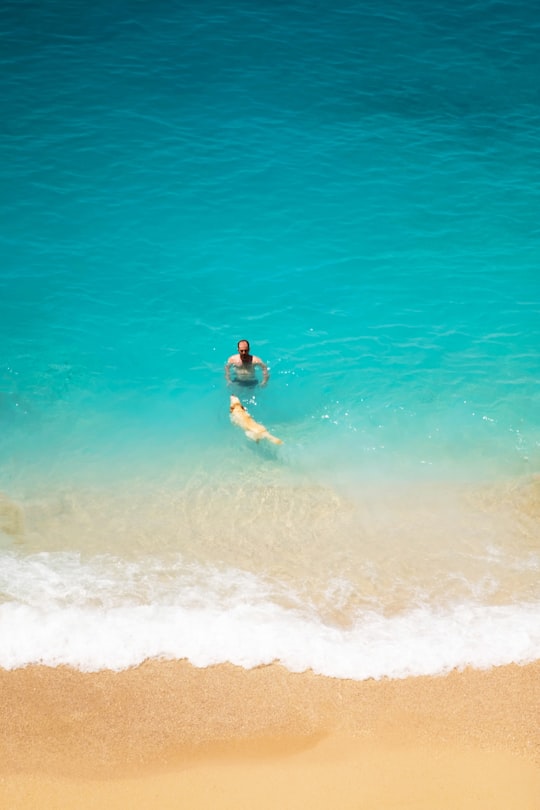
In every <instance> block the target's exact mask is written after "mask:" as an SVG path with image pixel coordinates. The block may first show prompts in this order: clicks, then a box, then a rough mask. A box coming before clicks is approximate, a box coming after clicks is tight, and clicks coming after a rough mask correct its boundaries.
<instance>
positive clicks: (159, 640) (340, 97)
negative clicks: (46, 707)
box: [0, 0, 540, 677]
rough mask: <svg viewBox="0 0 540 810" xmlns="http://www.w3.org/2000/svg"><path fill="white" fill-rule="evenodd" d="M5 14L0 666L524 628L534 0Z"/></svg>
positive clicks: (501, 643)
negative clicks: (260, 376)
mask: <svg viewBox="0 0 540 810" xmlns="http://www.w3.org/2000/svg"><path fill="white" fill-rule="evenodd" d="M0 15H1V16H0V19H1V21H2V26H1V30H2V50H1V53H2V63H3V64H2V74H1V76H2V78H1V83H2V97H3V100H4V116H3V124H2V131H1V135H0V149H1V155H2V161H1V167H2V168H1V172H2V181H3V182H2V184H1V187H0V188H1V191H0V194H1V197H0V211H1V222H2V225H1V227H0V239H1V245H0V250H1V266H0V334H1V336H2V359H1V361H0V427H1V433H0V491H1V493H2V496H1V500H0V548H1V549H2V556H1V558H0V594H2V604H1V605H0V625H1V627H2V633H1V635H0V638H2V639H3V641H1V640H0V665H3V666H19V665H21V664H23V663H26V662H28V661H36V660H42V661H45V662H46V663H59V662H68V663H73V664H74V665H76V666H80V667H82V668H87V669H93V668H99V667H102V666H110V667H113V668H121V667H123V666H128V665H130V664H133V663H137V662H138V661H140V660H142V659H143V658H145V657H147V656H149V655H154V656H160V655H162V656H167V657H178V658H182V657H188V658H190V660H192V661H193V662H194V663H198V664H199V665H207V664H209V663H213V662H215V661H223V660H230V661H233V662H236V663H241V664H242V665H245V666H252V665H254V664H257V663H261V662H264V661H268V660H274V659H275V658H278V659H279V660H282V661H283V662H284V663H286V665H288V666H289V667H290V668H293V669H295V668H296V669H302V668H306V667H312V668H314V669H316V670H317V671H322V672H326V673H328V674H336V675H346V676H347V677H368V676H380V675H385V674H390V675H403V674H407V673H410V672H424V671H429V672H436V671H441V670H444V669H448V668H449V667H452V666H461V665H464V664H466V663H474V664H476V665H490V664H495V663H500V662H504V661H512V660H518V661H522V660H530V659H531V658H538V657H539V656H540V637H539V632H540V631H539V630H538V628H539V627H540V622H539V621H538V619H539V614H540V594H539V590H538V572H539V569H540V527H539V521H538V518H539V516H540V484H539V470H540V386H539V367H540V366H539V354H540V353H539V348H540V326H539V324H540V318H539V314H540V271H539V267H538V262H539V256H540V229H539V227H538V211H539V204H540V186H539V184H538V180H537V178H538V176H540V174H539V170H540V149H539V145H540V144H539V136H538V132H539V123H540V121H539V115H538V100H539V87H538V81H537V79H536V76H537V75H540V65H539V62H540V56H539V55H538V49H537V41H538V35H539V27H540V25H539V23H538V20H537V19H536V16H535V14H534V13H533V11H531V10H529V9H528V7H527V5H526V4H522V3H517V4H516V3H514V4H505V3H500V2H480V3H475V4H471V3H465V2H458V3H455V2H454V3H452V4H451V5H450V4H448V5H447V6H444V5H440V4H439V5H438V6H437V7H436V8H433V6H432V4H427V3H423V2H418V1H417V2H411V3H407V4H404V3H400V2H383V3H382V4H381V3H377V4H375V3H357V2H346V0H338V1H337V2H336V3H332V4H331V5H330V4H320V3H317V4H316V3H312V2H296V3H288V4H284V3H276V2H272V3H270V2H260V0H259V1H258V2H250V3H247V2H243V3H236V4H234V7H231V6H230V5H229V4H221V3H218V2H216V1H215V0H208V2H202V3H197V4H195V3H192V4H185V3H182V4H180V3H174V2H158V3H153V4H146V3H142V2H138V3H118V4H114V5H113V7H111V4H108V3H107V4H106V3H103V2H101V3H99V2H97V3H94V4H93V5H92V6H87V7H85V8H84V9H81V7H80V5H79V4H70V3H67V2H65V0H64V2H60V0H59V1H58V2H51V1H50V0H46V2H44V3H41V4H39V5H36V4H33V3H30V2H16V3H15V2H11V3H6V4H4V5H3V7H2V11H1V12H0ZM240 338H248V339H249V340H250V341H251V345H252V350H253V351H254V352H255V353H256V354H258V355H260V356H261V357H262V358H263V359H264V360H265V361H266V362H267V363H268V364H269V366H270V373H271V378H270V383H269V385H268V387H267V388H265V389H259V388H258V389H255V390H254V391H250V392H249V395H248V396H245V395H244V392H241V394H242V398H243V401H244V403H245V404H246V405H247V407H248V408H249V410H250V411H251V413H252V414H253V415H254V416H255V417H256V418H257V419H258V420H259V421H261V422H263V423H264V424H265V425H266V426H267V427H268V428H269V429H270V430H271V431H272V432H273V433H275V434H276V435H278V436H279V437H280V438H282V439H283V441H284V444H283V446H282V447H278V448H274V447H271V446H262V445H255V444H253V443H251V442H249V440H248V439H247V438H246V437H245V436H244V435H243V434H242V433H241V432H240V431H239V430H238V429H237V428H235V427H234V426H232V425H231V424H230V422H229V416H228V398H229V394H230V393H231V391H230V390H229V389H228V388H227V386H226V384H225V380H224V377H223V365H224V362H225V360H226V358H227V357H228V356H229V355H230V354H232V353H233V352H235V351H236V343H237V341H238V340H239V339H240ZM38 617H39V621H38ZM96 627H99V628H100V633H99V639H98V640H97V641H96Z"/></svg>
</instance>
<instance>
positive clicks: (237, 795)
mask: <svg viewBox="0 0 540 810" xmlns="http://www.w3.org/2000/svg"><path fill="white" fill-rule="evenodd" d="M0 695H1V697H0V711H1V727H0V739H1V743H0V746H1V748H0V762H1V765H0V806H1V807H2V808H6V809H7V808H9V810H26V808H35V807H39V808H42V810H53V808H55V810H68V809H69V810H75V808H81V810H86V808H96V807H99V808H113V810H116V808H118V809H119V808H125V807H130V808H137V809H138V808H150V807H158V808H161V809H162V810H168V808H180V807H182V808H183V807H186V808H187V807H189V808H194V810H197V809H198V808H219V810H222V809H223V810H224V809H225V808H231V810H232V808H235V810H237V808H259V810H265V808H275V807H282V808H291V810H292V808H300V807H311V808H321V809H322V808H343V809H345V810H348V808H351V810H352V808H363V809H367V810H371V808H373V810H375V809H376V808H377V810H381V809H382V810H384V809H385V808H426V810H427V808H430V810H433V808H443V809H444V808H453V809H454V808H475V809H476V808H485V809H486V810H488V808H489V810H493V809H494V808H501V810H503V808H504V809H505V810H506V808H510V807H512V808H519V810H538V808H540V724H539V720H540V664H539V663H538V662H537V663H534V664H530V665H526V666H522V667H520V666H517V665H510V666H505V667H497V668H494V669H491V670H487V671H477V670H471V669H467V670H465V671H463V672H458V671H454V672H452V673H450V674H448V675H446V676H441V677H415V678H407V679H403V680H384V679H383V680H380V681H375V680H368V681H361V682H356V681H348V680H339V679H332V678H324V677H320V676H316V675H313V674H312V673H310V672H307V673H302V674H294V673H290V672H288V671H287V670H285V669H284V668H282V667H281V666H279V665H271V666H264V667H259V668H256V669H253V670H243V669H240V668H237V667H232V666H229V665H220V666H215V667H209V668H206V669H197V668H194V667H193V666H191V665H190V664H188V663H187V662H166V661H150V662H146V663H144V664H143V665H141V666H139V667H137V668H133V669H129V670H126V671H123V672H111V671H102V672H98V673H90V674H88V673H81V672H79V671H76V670H72V669H69V668H65V667H59V668H48V667H40V666H31V667H27V668H24V669H18V670H13V671H6V670H1V671H0Z"/></svg>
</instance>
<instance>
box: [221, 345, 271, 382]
mask: <svg viewBox="0 0 540 810" xmlns="http://www.w3.org/2000/svg"><path fill="white" fill-rule="evenodd" d="M257 367H258V368H260V369H261V371H262V380H261V382H260V385H261V386H264V385H266V383H267V382H268V378H269V377H270V374H269V373H268V368H267V366H266V363H263V361H262V360H261V358H260V357H256V356H255V355H254V354H250V353H249V340H239V341H238V354H233V355H231V356H230V357H229V359H228V360H227V362H226V363H225V379H226V380H227V382H228V383H230V382H233V383H236V384H237V385H244V386H246V387H253V386H255V385H259V380H258V379H257V375H256V372H255V369H256V368H257ZM231 370H232V371H233V376H232V377H231Z"/></svg>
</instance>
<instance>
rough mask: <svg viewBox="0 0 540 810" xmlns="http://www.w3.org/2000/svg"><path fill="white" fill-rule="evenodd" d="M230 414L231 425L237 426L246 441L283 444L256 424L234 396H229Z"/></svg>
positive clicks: (262, 426)
mask: <svg viewBox="0 0 540 810" xmlns="http://www.w3.org/2000/svg"><path fill="white" fill-rule="evenodd" d="M230 413H231V422H232V423H233V425H237V426H238V427H239V428H241V429H242V430H243V431H244V433H245V434H246V436H247V437H248V439H251V440H252V441H254V442H259V441H260V440H261V439H267V440H268V441H269V442H272V444H283V442H282V441H281V439H278V438H277V437H276V436H272V434H271V433H269V432H268V431H267V429H266V428H265V426H264V425H261V424H260V423H259V422H256V421H255V419H254V418H253V417H252V416H251V414H249V413H248V411H246V409H245V408H244V406H243V405H242V403H241V402H240V400H239V399H238V397H235V396H234V395H232V396H231V405H230Z"/></svg>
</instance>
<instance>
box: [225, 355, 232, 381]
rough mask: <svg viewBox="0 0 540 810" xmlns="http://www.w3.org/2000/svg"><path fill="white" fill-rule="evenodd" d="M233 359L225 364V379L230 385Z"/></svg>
mask: <svg viewBox="0 0 540 810" xmlns="http://www.w3.org/2000/svg"><path fill="white" fill-rule="evenodd" d="M231 359H232V358H231V357H229V359H228V360H227V362H226V363H225V379H226V380H227V382H228V383H230V381H231Z"/></svg>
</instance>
